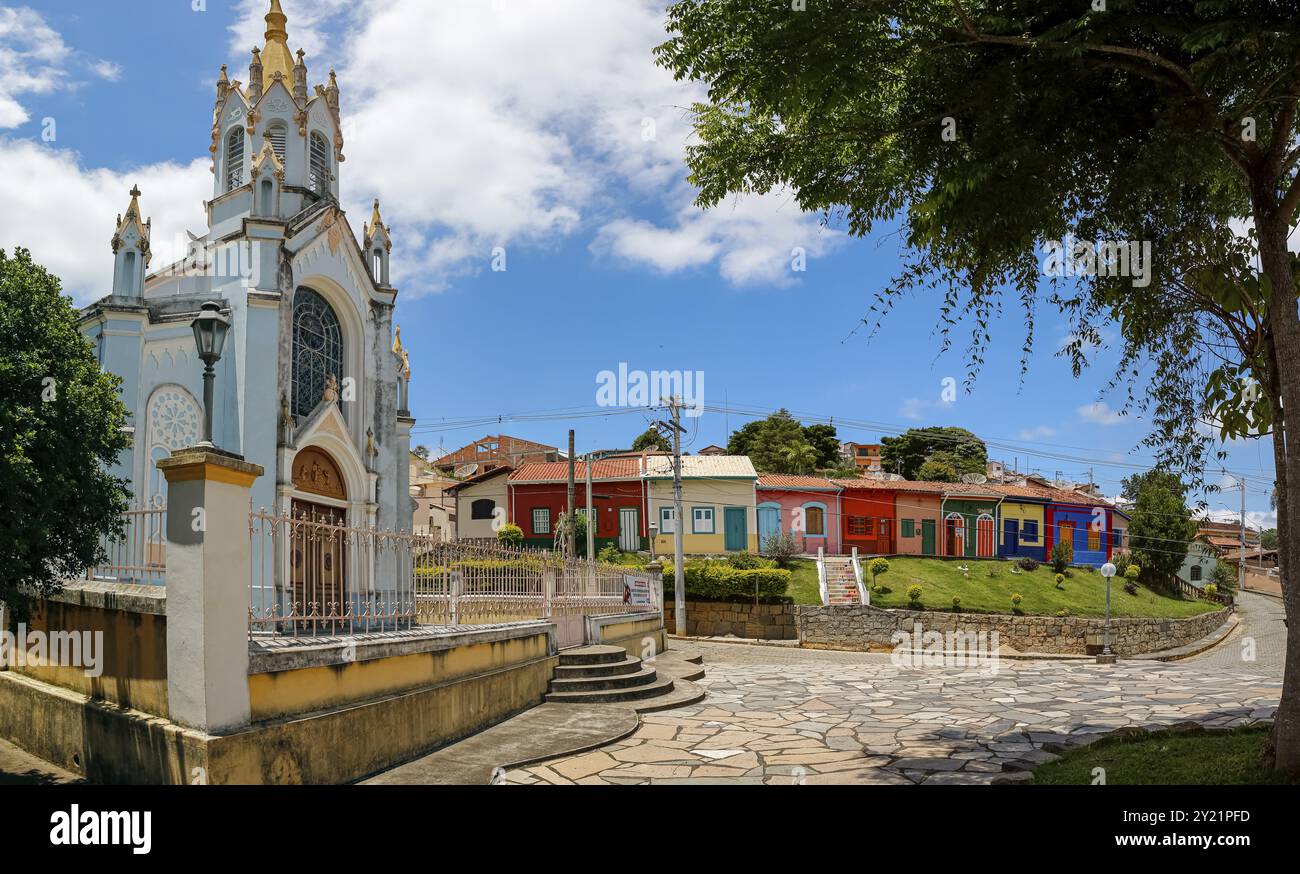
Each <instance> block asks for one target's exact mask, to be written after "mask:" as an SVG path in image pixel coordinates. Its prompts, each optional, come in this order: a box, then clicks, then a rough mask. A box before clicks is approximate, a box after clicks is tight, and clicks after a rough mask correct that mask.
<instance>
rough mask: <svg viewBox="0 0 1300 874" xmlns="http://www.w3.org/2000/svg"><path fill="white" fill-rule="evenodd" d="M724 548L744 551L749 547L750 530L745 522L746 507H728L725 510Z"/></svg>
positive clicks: (730, 550)
mask: <svg viewBox="0 0 1300 874" xmlns="http://www.w3.org/2000/svg"><path fill="white" fill-rule="evenodd" d="M722 518H723V531H724V532H725V536H724V538H723V548H724V549H726V550H727V551H728V552H743V551H744V550H746V549H748V548H749V530H748V527H747V525H746V523H745V508H744V507H727V508H726V509H725V510H724V511H723V517H722Z"/></svg>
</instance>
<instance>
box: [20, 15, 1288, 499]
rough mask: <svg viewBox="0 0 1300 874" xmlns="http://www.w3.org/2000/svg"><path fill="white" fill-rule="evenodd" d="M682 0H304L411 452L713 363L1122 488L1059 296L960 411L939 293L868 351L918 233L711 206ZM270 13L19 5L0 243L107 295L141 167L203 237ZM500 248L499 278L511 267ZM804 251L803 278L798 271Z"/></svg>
mask: <svg viewBox="0 0 1300 874" xmlns="http://www.w3.org/2000/svg"><path fill="white" fill-rule="evenodd" d="M661 5H662V4H656V3H654V2H637V0H625V2H618V3H610V2H608V0H547V2H545V3H543V2H541V0H483V2H482V3H475V4H464V3H449V4H441V3H440V4H432V3H428V2H424V0H384V2H378V0H319V2H314V3H306V2H305V0H284V8H285V12H286V13H287V14H288V16H289V26H288V30H289V34H290V43H291V45H292V46H294V47H295V48H296V47H298V46H299V45H301V46H302V47H303V48H304V49H306V51H307V64H308V67H309V82H311V83H316V82H320V81H323V80H324V79H325V77H326V76H327V75H328V69H329V68H330V67H331V66H332V67H335V68H337V70H338V78H339V84H340V87H341V89H342V108H343V115H344V119H345V132H346V135H347V139H348V142H347V145H346V146H345V152H346V153H347V155H348V160H347V162H346V163H345V164H344V165H343V166H342V168H341V185H342V189H343V199H344V207H345V208H346V209H347V210H348V213H349V216H350V217H351V220H352V224H353V227H354V229H356V230H357V231H358V233H359V232H360V226H361V222H362V221H363V220H364V219H365V218H366V217H367V216H368V212H369V210H368V206H369V202H370V199H371V198H372V197H375V196H379V197H380V198H381V199H382V200H383V203H384V215H385V218H386V220H387V221H388V222H389V224H390V225H392V226H393V229H394V236H395V248H394V254H393V257H394V272H395V277H394V281H395V283H396V284H397V285H399V287H400V288H401V289H402V295H401V297H400V298H399V306H398V312H397V321H398V323H399V324H401V325H402V328H403V337H404V340H405V341H406V345H407V346H408V348H409V349H410V351H411V358H412V366H413V370H414V380H413V384H412V407H413V411H414V413H415V415H416V416H417V418H418V419H419V424H418V425H417V430H416V435H415V438H414V439H415V441H416V442H422V443H425V444H427V445H429V446H431V447H435V448H436V447H437V446H438V445H439V443H442V444H443V445H444V446H445V447H446V448H448V449H450V448H454V447H456V446H459V445H461V444H462V443H465V442H468V441H469V440H472V439H475V438H477V437H480V436H482V435H483V434H485V433H497V432H505V433H511V434H515V435H518V436H523V437H529V438H532V439H536V440H540V441H543V442H547V443H552V444H555V445H563V444H564V441H565V439H566V432H567V429H568V428H569V427H574V428H576V429H577V431H578V435H577V445H578V448H579V450H580V451H582V450H586V449H591V448H597V447H612V446H625V445H627V444H629V443H630V442H631V440H632V438H633V437H634V436H635V435H636V434H637V433H639V432H640V431H641V430H643V429H644V427H645V425H646V420H647V419H648V418H650V417H651V415H652V414H651V413H649V412H647V411H634V412H632V413H630V414H629V413H625V412H623V411H619V414H616V415H597V416H591V415H584V416H582V417H580V418H578V417H575V418H573V419H572V420H571V421H566V420H565V419H563V418H556V419H549V420H543V421H524V422H516V421H509V420H507V421H503V422H502V423H501V424H500V425H497V424H495V423H493V424H475V425H473V426H471V427H461V426H459V423H463V422H465V421H466V420H471V419H472V420H482V419H486V418H489V417H493V416H499V415H500V416H504V415H508V414H514V413H521V412H531V411H562V410H571V411H581V412H583V413H590V412H600V411H599V410H597V409H596V406H595V392H596V388H597V382H596V380H597V375H598V374H599V372H600V371H602V370H615V369H617V368H618V366H619V364H620V362H626V363H627V365H628V367H630V368H632V369H641V370H646V371H649V370H656V369H657V370H691V371H701V372H703V374H704V380H705V382H704V386H705V396H706V402H707V403H709V404H710V405H716V406H721V405H723V403H724V400H725V401H728V402H730V404H732V405H736V406H743V407H746V408H763V409H775V408H777V407H780V406H785V407H788V408H790V409H792V410H795V411H796V412H797V413H801V414H807V415H813V416H834V417H837V418H840V419H851V420H856V421H870V422H874V423H880V424H881V425H883V426H885V427H884V428H882V429H873V430H852V429H843V428H842V429H841V437H842V438H843V439H854V440H860V441H872V440H875V439H878V438H879V437H881V436H884V435H886V434H888V433H890V432H891V431H897V430H901V429H903V428H907V427H913V426H920V425H959V426H962V427H966V428H969V429H971V430H972V431H974V432H975V433H977V434H979V435H981V436H982V437H984V438H986V439H988V440H990V441H996V442H998V443H999V444H1002V445H1003V447H1005V448H999V449H993V450H991V452H990V455H991V456H992V457H997V458H1002V459H1004V460H1005V461H1007V462H1008V463H1010V462H1011V461H1012V460H1013V459H1017V458H1018V460H1019V464H1020V466H1021V468H1022V469H1035V468H1036V469H1039V470H1041V471H1043V472H1045V473H1046V474H1048V475H1049V476H1050V475H1052V474H1053V473H1054V472H1055V471H1058V470H1060V471H1063V472H1064V473H1065V474H1066V475H1068V476H1072V477H1075V478H1079V479H1082V478H1084V477H1085V476H1086V471H1087V470H1088V468H1089V467H1090V466H1091V467H1092V468H1093V469H1094V471H1095V476H1096V479H1097V481H1098V482H1099V483H1100V484H1101V485H1102V486H1103V487H1104V488H1105V489H1107V491H1108V493H1111V494H1114V493H1115V492H1117V490H1118V481H1119V479H1120V478H1121V477H1123V476H1125V475H1127V474H1128V473H1131V472H1132V470H1133V466H1135V465H1136V466H1142V465H1144V464H1145V463H1146V462H1147V461H1148V459H1149V456H1148V455H1147V454H1146V453H1144V452H1142V451H1137V450H1135V447H1136V446H1137V444H1138V442H1139V441H1140V439H1141V437H1142V435H1143V434H1144V433H1145V427H1144V423H1143V422H1142V421H1140V420H1135V419H1134V418H1132V417H1119V416H1117V415H1115V414H1114V410H1113V409H1112V408H1113V407H1115V406H1117V405H1118V404H1119V403H1120V402H1121V399H1119V398H1107V397H1104V396H1102V395H1101V394H1100V391H1101V389H1102V387H1103V385H1104V383H1105V381H1106V377H1107V376H1108V375H1109V369H1108V367H1107V364H1108V363H1111V362H1113V353H1111V352H1108V351H1107V350H1100V351H1099V352H1098V354H1097V362H1098V363H1097V366H1096V367H1095V368H1094V369H1093V370H1092V371H1091V372H1090V373H1088V374H1085V376H1084V377H1083V378H1082V379H1079V380H1075V379H1074V378H1073V377H1072V376H1071V375H1070V372H1069V368H1068V365H1067V363H1066V362H1065V361H1064V360H1062V359H1059V358H1056V357H1054V355H1053V353H1054V352H1055V351H1056V350H1057V349H1058V348H1059V346H1060V344H1061V343H1062V342H1063V340H1064V338H1065V337H1066V336H1067V334H1068V325H1067V324H1066V322H1065V320H1064V318H1062V317H1061V316H1060V315H1059V314H1057V313H1055V312H1054V311H1052V310H1051V309H1049V308H1048V307H1046V306H1045V305H1044V306H1043V307H1042V308H1040V310H1039V312H1038V313H1037V318H1038V333H1037V347H1038V350H1039V351H1038V354H1037V355H1036V356H1035V358H1034V360H1033V363H1032V368H1031V371H1030V374H1029V376H1028V378H1027V379H1026V380H1025V381H1024V382H1023V383H1022V382H1021V379H1020V375H1019V349H1020V345H1021V340H1022V333H1023V324H1022V316H1021V314H1020V312H1019V311H1018V310H1017V308H1016V305H1015V304H1014V303H1012V302H1008V305H1007V308H1006V311H1005V313H1004V315H1003V317H1002V319H1001V321H1000V322H999V323H998V324H997V325H996V327H995V330H994V345H993V348H992V351H991V354H990V355H989V356H988V359H987V364H986V366H985V368H984V370H983V373H982V374H981V376H980V378H979V380H978V382H977V383H976V385H975V388H974V391H973V392H972V393H971V394H966V393H964V392H963V393H959V395H958V397H957V399H956V401H955V402H953V403H951V404H945V403H943V402H942V401H941V392H942V388H943V385H942V382H943V380H944V379H945V378H946V377H952V378H955V379H957V380H958V381H960V380H961V378H962V377H963V374H964V368H963V362H962V356H961V353H960V347H961V343H960V342H959V343H958V351H955V352H952V353H949V354H947V355H944V356H942V357H938V358H936V349H937V338H936V337H935V336H934V335H933V329H934V325H935V321H936V313H937V305H938V302H937V300H933V299H926V298H924V297H918V298H914V299H911V300H909V301H908V302H906V303H905V304H903V305H902V306H900V307H899V308H898V309H897V310H896V311H895V312H894V313H893V315H892V316H891V317H890V318H889V320H888V321H887V322H886V325H885V329H884V330H883V331H882V332H880V333H879V334H877V335H876V336H875V337H874V338H873V339H871V340H870V342H868V341H867V338H866V336H865V334H864V333H863V332H861V331H859V332H858V333H856V334H853V333H852V332H853V329H854V327H855V324H856V321H857V319H858V318H859V317H861V316H862V315H864V314H865V313H866V311H867V308H868V306H869V301H870V298H871V295H872V294H873V293H874V292H875V291H876V290H878V289H879V288H880V287H881V286H882V285H883V284H884V283H885V282H886V281H887V280H888V279H889V277H890V276H891V275H893V273H894V272H895V271H896V270H897V269H898V267H899V264H900V263H901V262H900V252H899V244H898V239H897V236H896V235H891V234H888V233H884V232H882V233H879V234H876V235H874V236H873V237H871V238H869V239H860V240H846V239H844V238H843V237H842V236H841V235H840V234H839V233H838V232H836V231H835V230H829V229H824V228H822V227H821V226H820V225H819V223H818V221H817V218H816V217H810V216H801V215H800V214H799V213H798V211H797V209H796V208H795V207H794V205H793V204H792V202H791V201H790V199H789V197H788V195H785V194H782V193H774V194H772V195H768V196H766V197H762V198H757V197H756V198H744V199H740V200H737V201H734V202H731V203H728V204H726V205H724V206H722V207H719V208H718V209H715V210H712V211H709V212H707V213H704V212H701V211H699V210H697V209H695V208H694V207H693V206H692V205H691V199H692V191H691V188H690V186H689V185H688V184H687V183H686V182H685V179H684V176H685V171H684V168H683V165H682V163H681V154H682V148H683V145H684V144H685V143H686V142H687V141H688V138H689V135H690V132H689V129H688V125H687V124H686V121H685V118H684V113H683V111H682V107H685V106H688V105H689V104H690V103H691V101H692V100H695V99H698V98H699V96H700V92H699V90H698V86H693V85H690V84H685V83H675V82H673V81H672V79H671V77H670V76H668V75H667V74H666V73H664V72H663V71H661V70H658V69H657V68H655V67H654V65H653V62H652V60H651V57H650V49H651V47H652V46H653V45H654V44H655V43H656V42H657V41H658V40H660V39H662V13H661ZM197 7H202V8H201V9H199V8H197ZM265 11H266V0H237V2H236V0H231V2H220V0H199V2H195V3H193V4H192V3H191V2H189V0H168V2H164V0H122V2H120V3H112V4H108V3H98V2H65V0H60V2H29V3H26V4H17V5H15V4H0V166H3V167H5V168H6V169H5V173H4V174H3V179H0V202H4V203H6V204H7V205H6V207H5V209H4V210H0V212H3V216H2V217H0V246H3V247H6V248H7V247H12V246H13V245H15V244H22V245H27V246H29V247H30V248H32V249H33V251H34V254H35V255H36V257H37V258H38V259H40V260H42V261H43V262H44V263H46V264H47V265H49V266H50V267H51V269H53V270H55V271H56V272H58V273H59V274H60V275H61V276H62V277H63V278H64V280H65V286H66V288H67V290H68V291H69V292H70V293H72V294H73V295H74V296H75V297H76V299H77V300H78V302H86V301H89V300H92V299H94V298H97V297H99V296H102V295H103V294H106V293H107V287H106V285H107V282H108V279H109V277H110V270H111V264H112V262H111V256H110V253H109V250H108V240H109V237H110V236H111V234H112V222H113V217H114V215H115V214H116V213H118V212H120V211H122V210H123V209H124V208H125V206H126V202H127V197H126V191H127V189H129V188H130V186H131V185H132V184H135V183H138V184H139V185H140V187H141V188H142V189H143V190H144V195H145V196H144V198H143V199H142V205H143V207H144V210H145V213H146V215H149V216H152V217H153V221H154V228H155V249H156V250H159V251H160V252H161V253H164V260H162V261H158V260H157V259H156V261H155V263H156V264H159V263H166V260H165V253H166V252H167V245H168V244H167V240H169V239H175V238H176V237H177V235H179V234H180V233H181V232H182V230H183V229H185V228H189V229H192V230H195V231H199V232H201V230H202V227H201V221H202V212H201V204H200V201H201V200H202V199H203V198H204V197H207V196H210V186H211V176H210V173H209V169H208V144H209V130H210V125H211V118H212V103H213V99H214V93H215V91H214V82H215V78H216V74H217V70H218V68H219V67H220V65H221V64H222V63H226V64H228V65H229V67H230V74H229V75H230V77H231V78H232V79H242V80H246V79H247V78H248V75H247V63H248V50H249V49H250V48H251V47H252V46H253V45H260V44H261V43H262V39H261V32H262V29H263V24H262V21H261V17H262V15H264V14H265ZM50 120H53V127H52V128H51V125H50ZM51 129H52V130H53V131H54V137H53V138H52V139H51V138H50V137H49V135H48V134H49V132H50V130H51ZM498 246H499V247H503V248H504V250H505V253H506V269H505V270H504V271H494V270H492V257H493V250H494V248H495V247H498ZM796 247H801V248H802V249H803V250H804V251H806V253H807V269H806V271H804V272H795V271H792V270H791V269H790V262H791V253H792V250H794V249H795V248H796ZM959 340H960V338H959ZM744 421H745V419H744V418H743V417H742V416H740V415H738V414H737V415H732V416H731V417H730V425H731V427H732V428H735V427H738V426H739V425H740V424H743V422H744ZM692 424H693V425H694V428H693V430H692V434H691V436H690V439H689V442H690V444H691V446H693V447H694V448H697V449H698V448H701V447H703V446H704V445H707V444H708V443H711V442H716V443H725V439H726V424H727V419H726V417H725V416H724V415H722V414H721V413H712V412H710V413H706V414H705V415H703V416H702V417H701V418H700V419H699V420H698V421H696V422H693V423H692ZM1044 453H1052V454H1054V455H1055V454H1067V455H1070V456H1071V457H1070V458H1069V459H1067V460H1061V459H1058V458H1052V457H1047V456H1046V455H1044ZM1230 453H1231V456H1230V460H1229V461H1228V467H1229V468H1230V469H1233V470H1236V471H1239V472H1241V473H1242V474H1244V475H1246V476H1247V477H1248V478H1249V483H1250V489H1251V491H1250V494H1249V498H1248V509H1249V510H1250V511H1252V517H1253V518H1255V519H1257V520H1260V521H1264V522H1265V523H1266V524H1272V514H1271V513H1269V512H1268V509H1269V508H1268V498H1267V486H1268V484H1269V483H1271V481H1272V464H1271V450H1270V448H1269V446H1268V443H1267V441H1249V442H1243V443H1240V444H1235V445H1233V446H1231V447H1230ZM1209 500H1210V504H1211V506H1212V507H1213V508H1215V509H1216V510H1217V511H1218V515H1220V516H1223V515H1227V512H1226V511H1224V510H1223V509H1222V508H1221V507H1218V502H1219V501H1221V500H1222V501H1225V502H1227V503H1229V504H1230V505H1231V506H1233V507H1235V506H1236V505H1237V500H1238V499H1237V497H1236V495H1235V494H1223V495H1218V496H1212V497H1211V498H1210V499H1209Z"/></svg>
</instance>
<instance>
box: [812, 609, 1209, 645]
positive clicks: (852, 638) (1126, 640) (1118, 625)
mask: <svg viewBox="0 0 1300 874" xmlns="http://www.w3.org/2000/svg"><path fill="white" fill-rule="evenodd" d="M795 610H796V611H797V612H796V620H797V623H798V631H799V644H800V646H804V647H808V648H810V649H845V650H892V649H893V648H894V644H893V643H891V641H890V638H891V637H892V635H893V634H894V633H895V632H900V631H901V632H906V633H907V634H912V633H913V632H914V630H915V625H916V623H918V622H919V623H921V627H922V629H923V631H938V632H940V633H943V634H946V633H947V632H950V631H951V632H962V633H970V632H973V633H975V634H980V633H983V632H987V633H990V634H991V633H992V632H994V631H996V632H997V633H998V644H999V645H1000V646H1010V647H1013V648H1014V649H1017V650H1019V651H1020V652H1038V653H1056V654H1075V655H1084V654H1087V653H1088V652H1091V651H1095V649H1090V648H1089V647H1090V645H1092V646H1094V647H1095V645H1096V644H1098V643H1100V639H1101V634H1102V630H1103V626H1104V624H1105V623H1104V620H1102V619H1097V618H1083V617H1076V616H1070V617H1065V618H1061V617H1057V616H1005V615H991V614H983V613H932V612H927V611H923V610H882V609H880V608H878V607H867V606H846V607H842V606H837V607H797V608H795ZM1231 612H1232V611H1231V608H1224V609H1222V610H1216V611H1214V612H1212V613H1202V614H1200V615H1199V616H1193V617H1190V618H1187V619H1129V618H1125V619H1111V622H1110V638H1111V650H1112V651H1113V652H1115V653H1116V654H1118V655H1122V656H1130V655H1139V654H1142V653H1149V652H1155V651H1157V650H1163V649H1171V648H1173V647H1178V646H1186V645H1187V644H1190V643H1194V642H1196V641H1197V640H1200V639H1201V638H1202V637H1205V636H1206V635H1208V634H1210V633H1211V632H1212V631H1214V630H1215V629H1216V628H1218V627H1219V626H1220V625H1222V624H1223V623H1224V622H1226V621H1227V618H1228V615H1229V614H1230V613H1231Z"/></svg>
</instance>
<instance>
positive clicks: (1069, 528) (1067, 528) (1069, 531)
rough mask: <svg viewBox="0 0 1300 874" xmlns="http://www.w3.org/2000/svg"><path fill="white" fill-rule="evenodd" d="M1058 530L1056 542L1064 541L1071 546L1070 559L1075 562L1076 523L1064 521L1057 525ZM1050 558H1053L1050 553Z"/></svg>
mask: <svg viewBox="0 0 1300 874" xmlns="http://www.w3.org/2000/svg"><path fill="white" fill-rule="evenodd" d="M1056 531H1057V541H1056V542H1057V543H1064V544H1065V545H1066V546H1068V547H1069V548H1070V558H1069V561H1071V562H1073V561H1074V523H1073V522H1062V523H1061V524H1060V525H1058V526H1057V527H1056ZM1048 558H1051V556H1050V555H1049V556H1048Z"/></svg>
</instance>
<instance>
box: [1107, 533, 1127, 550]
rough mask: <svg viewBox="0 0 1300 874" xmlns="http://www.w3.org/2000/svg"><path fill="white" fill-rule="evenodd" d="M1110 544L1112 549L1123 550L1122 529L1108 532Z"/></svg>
mask: <svg viewBox="0 0 1300 874" xmlns="http://www.w3.org/2000/svg"><path fill="white" fill-rule="evenodd" d="M1110 544H1111V547H1112V548H1114V549H1123V548H1124V529H1122V528H1115V529H1113V530H1112V531H1111V532H1110Z"/></svg>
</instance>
